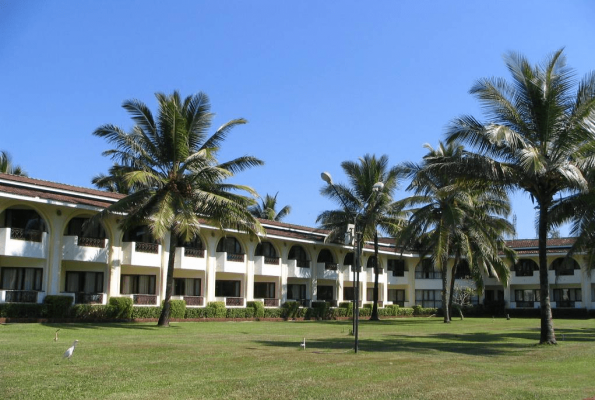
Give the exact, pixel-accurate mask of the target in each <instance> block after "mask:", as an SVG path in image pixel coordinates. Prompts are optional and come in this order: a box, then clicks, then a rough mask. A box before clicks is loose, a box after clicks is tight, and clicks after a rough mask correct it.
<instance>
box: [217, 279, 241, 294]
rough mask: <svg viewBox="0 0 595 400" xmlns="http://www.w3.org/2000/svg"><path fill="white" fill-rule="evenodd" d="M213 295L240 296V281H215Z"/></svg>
mask: <svg viewBox="0 0 595 400" xmlns="http://www.w3.org/2000/svg"><path fill="white" fill-rule="evenodd" d="M215 296H217V297H240V281H215Z"/></svg>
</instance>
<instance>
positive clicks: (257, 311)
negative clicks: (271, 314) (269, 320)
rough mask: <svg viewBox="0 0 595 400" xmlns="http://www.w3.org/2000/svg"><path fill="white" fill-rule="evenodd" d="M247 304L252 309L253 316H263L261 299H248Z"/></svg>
mask: <svg viewBox="0 0 595 400" xmlns="http://www.w3.org/2000/svg"><path fill="white" fill-rule="evenodd" d="M246 304H247V308H253V309H254V316H255V317H256V318H263V317H264V304H262V302H261V301H249V302H248V303H246Z"/></svg>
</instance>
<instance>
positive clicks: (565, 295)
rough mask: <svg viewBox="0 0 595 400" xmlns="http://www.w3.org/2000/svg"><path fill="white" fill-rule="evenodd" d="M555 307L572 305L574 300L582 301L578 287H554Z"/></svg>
mask: <svg viewBox="0 0 595 400" xmlns="http://www.w3.org/2000/svg"><path fill="white" fill-rule="evenodd" d="M554 301H555V302H556V307H574V306H575V302H577V301H582V297H581V290H580V289H554Z"/></svg>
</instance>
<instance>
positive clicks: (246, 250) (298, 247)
mask: <svg viewBox="0 0 595 400" xmlns="http://www.w3.org/2000/svg"><path fill="white" fill-rule="evenodd" d="M121 197H122V196H121V195H119V194H115V193H108V192H103V191H99V190H94V189H86V188H80V187H74V186H70V185H64V184H59V183H54V182H47V181H42V180H37V179H31V178H25V177H20V176H13V175H6V174H0V303H8V302H25V303H41V302H43V299H44V297H45V296H46V295H67V296H72V297H73V300H74V303H75V304H80V303H84V304H106V303H107V299H108V298H109V297H111V296H118V297H122V296H129V297H131V298H132V299H133V302H134V304H135V305H137V306H143V305H159V304H161V301H162V299H163V298H164V296H165V284H164V282H165V279H166V274H167V261H168V256H169V255H168V252H167V249H168V248H169V239H166V240H165V241H164V243H158V242H157V241H155V240H154V239H153V238H152V237H151V235H150V233H149V232H148V230H147V229H144V228H143V227H140V228H137V229H135V230H133V231H129V232H122V231H121V230H120V229H119V227H118V217H117V216H110V217H109V218H108V219H107V220H105V221H103V223H102V225H101V226H97V227H95V228H94V229H92V231H90V232H85V235H83V224H84V222H85V221H86V220H87V219H88V218H89V217H91V216H92V215H94V214H95V213H97V212H98V211H100V210H101V209H103V208H105V207H107V206H108V205H109V204H111V203H113V202H116V201H117V200H118V199H119V198H121ZM261 223H262V225H263V227H264V228H265V230H266V235H264V236H262V237H260V241H259V240H256V239H255V238H250V237H249V236H248V235H245V234H240V233H238V232H234V231H231V230H228V231H225V232H222V231H220V230H218V229H215V228H213V227H209V226H204V227H202V228H201V233H200V236H199V237H198V238H197V239H196V240H194V241H193V242H191V243H179V247H178V248H177V250H176V255H175V271H174V279H175V281H174V296H173V298H174V299H184V300H185V301H186V304H187V307H204V306H206V305H207V303H208V302H211V301H223V302H225V304H226V305H227V306H228V307H245V306H246V302H247V301H252V300H258V301H262V302H263V303H264V305H265V306H266V307H279V306H280V305H281V304H283V303H284V302H287V301H297V302H299V303H300V304H302V305H303V306H308V305H310V303H311V302H312V301H316V300H319V301H320V300H324V301H328V302H330V303H331V304H332V305H335V306H336V305H337V304H338V303H340V302H343V301H349V300H353V298H354V287H355V286H356V285H354V281H355V278H354V274H353V268H352V264H353V260H354V258H353V252H352V251H353V249H352V248H351V247H350V246H345V245H342V244H336V243H325V238H326V236H327V233H328V232H327V231H325V230H321V229H315V228H310V227H303V226H296V225H290V224H285V223H279V222H274V221H267V220H261ZM509 245H510V246H511V247H513V248H515V249H516V250H517V251H518V254H519V262H518V263H517V264H516V265H514V266H511V278H510V282H509V285H508V286H507V287H504V286H503V285H502V284H501V283H500V282H498V280H497V279H496V278H493V277H489V276H487V277H484V281H485V291H484V294H483V295H482V296H481V298H477V299H475V300H476V301H478V302H480V303H484V304H489V303H490V302H502V301H504V302H505V303H506V306H507V307H509V308H537V307H539V274H538V271H537V260H538V257H537V240H516V241H511V242H510V243H509ZM571 245H572V239H553V240H550V241H549V242H548V262H549V264H550V271H549V278H550V290H551V293H550V296H551V299H552V307H553V308H587V309H591V308H595V275H593V276H591V275H590V274H587V273H586V272H585V271H584V268H582V267H583V266H584V259H583V258H582V255H579V256H576V257H574V258H573V260H572V261H571V262H564V257H565V255H566V252H567V250H568V249H569V248H570V246H571ZM373 257H374V256H373V248H372V244H371V243H366V246H365V248H364V255H363V258H362V271H361V273H360V285H359V286H360V293H359V297H360V299H362V303H363V304H366V303H372V296H373V293H372V290H373V286H374V269H373V268H372V266H373ZM451 267H452V266H451ZM379 268H380V274H379V279H378V280H379V285H380V286H379V300H380V303H379V305H380V306H384V305H389V304H398V305H400V306H402V307H412V306H414V305H421V306H423V307H441V306H442V304H441V294H440V293H441V287H442V286H441V285H442V283H441V274H442V272H441V271H439V270H435V269H434V268H433V266H432V263H431V262H429V260H420V259H419V256H418V255H417V254H415V253H412V252H409V251H405V252H403V253H402V254H401V252H400V250H399V251H397V249H396V248H395V246H394V243H392V242H391V241H390V240H388V239H381V240H380V243H379ZM465 275H466V274H465V266H464V265H461V266H460V268H459V273H458V275H457V278H458V280H459V282H456V283H457V284H459V285H460V286H464V285H467V284H468V283H469V281H468V280H466V279H464V278H465ZM449 277H450V273H449Z"/></svg>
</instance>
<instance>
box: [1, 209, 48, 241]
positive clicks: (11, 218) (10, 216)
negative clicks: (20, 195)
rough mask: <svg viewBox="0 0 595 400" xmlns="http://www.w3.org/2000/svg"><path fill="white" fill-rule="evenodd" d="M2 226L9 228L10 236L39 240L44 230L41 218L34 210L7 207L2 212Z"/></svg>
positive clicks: (12, 237)
mask: <svg viewBox="0 0 595 400" xmlns="http://www.w3.org/2000/svg"><path fill="white" fill-rule="evenodd" d="M4 226H6V227H8V228H11V232H10V238H11V239H19V240H27V241H33V242H41V238H42V236H41V233H42V232H46V231H47V230H46V226H45V222H44V220H43V218H41V216H40V215H39V214H38V213H37V211H35V210H26V209H25V210H21V209H10V208H9V209H8V210H6V211H5V213H4Z"/></svg>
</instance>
